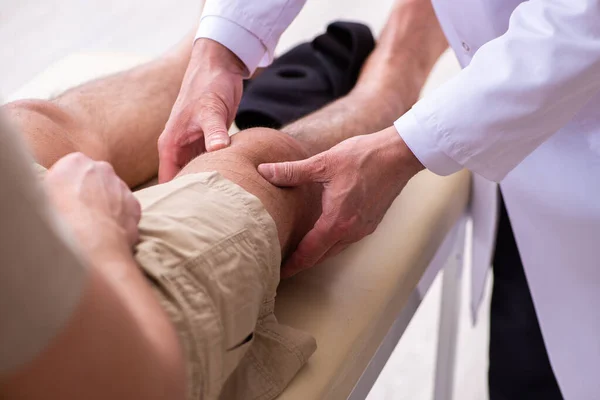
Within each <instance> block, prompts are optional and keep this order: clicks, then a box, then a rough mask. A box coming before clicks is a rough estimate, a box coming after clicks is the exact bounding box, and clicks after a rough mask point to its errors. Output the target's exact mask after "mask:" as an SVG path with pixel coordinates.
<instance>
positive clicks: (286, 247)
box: [181, 1, 446, 256]
mask: <svg viewBox="0 0 600 400" xmlns="http://www.w3.org/2000/svg"><path fill="white" fill-rule="evenodd" d="M407 4H409V3H407V2H404V1H398V2H397V4H396V5H395V6H394V8H393V10H392V12H391V14H390V17H389V19H388V22H387V24H386V26H385V28H384V30H383V33H382V35H381V37H380V39H379V41H378V43H377V47H376V48H375V50H374V51H373V53H372V54H371V56H370V57H369V59H368V60H367V63H366V65H365V67H364V68H363V71H362V72H361V76H360V78H359V82H358V83H357V85H356V87H355V88H354V89H353V90H352V92H351V93H350V94H348V95H347V96H345V97H343V98H341V99H339V100H337V101H335V102H333V103H332V104H330V105H329V106H327V107H324V108H323V109H321V110H319V111H317V112H315V113H313V114H311V115H309V116H307V117H305V118H302V119H300V120H298V121H297V122H294V123H293V124H291V125H289V126H287V127H285V128H284V129H283V130H282V132H278V131H274V130H271V129H266V128H257V129H250V130H247V131H242V132H240V133H238V134H236V135H234V136H233V138H232V144H231V147H229V148H227V149H223V150H220V151H217V152H214V153H208V154H203V155H201V156H200V157H198V158H196V159H195V160H194V161H192V162H191V163H190V164H189V165H188V166H187V167H186V168H184V170H183V171H182V172H181V174H189V173H195V172H202V171H218V172H220V173H221V174H222V175H223V176H225V177H226V178H228V179H229V180H231V181H233V182H235V183H237V184H239V185H240V186H242V187H243V188H244V189H246V190H247V191H248V192H250V193H252V194H254V195H255V196H257V197H258V198H259V199H260V200H261V201H262V203H263V205H264V206H265V208H266V209H267V211H268V212H269V213H270V214H271V216H272V217H273V219H274V220H275V223H276V225H277V229H278V232H279V239H280V243H281V246H282V251H283V255H284V256H285V255H287V254H288V252H289V251H290V250H293V249H294V248H295V247H296V245H297V244H298V242H299V240H300V239H302V237H303V236H304V235H305V234H306V233H307V232H308V230H309V229H310V228H312V227H313V225H314V223H315V222H316V220H317V218H318V216H319V215H320V213H321V203H320V200H321V188H320V186H319V185H317V186H314V185H313V186H301V187H297V188H278V187H275V186H273V185H271V184H270V183H269V182H267V181H266V180H265V179H264V178H262V176H261V175H260V174H259V173H258V171H257V167H258V165H259V164H262V163H269V162H278V161H293V160H300V159H304V158H307V157H310V156H312V155H314V154H317V153H319V152H322V151H324V150H327V149H329V148H331V147H333V146H334V145H336V144H338V143H339V142H341V141H343V140H345V139H348V138H350V137H353V136H356V135H361V134H365V133H367V132H376V131H378V130H381V129H383V128H386V127H388V126H390V125H391V124H392V123H393V121H394V120H395V119H396V118H398V117H399V116H400V115H401V114H402V113H403V112H405V111H406V110H408V109H409V108H410V106H412V104H413V103H414V102H415V101H416V100H417V98H418V96H419V92H420V89H421V87H422V85H423V84H424V82H425V79H426V78H427V75H428V74H429V71H430V69H431V67H432V66H433V64H434V62H435V60H436V59H437V58H438V57H439V56H440V54H441V53H442V52H443V51H444V48H445V47H446V45H445V40H444V39H443V33H441V30H440V29H439V25H438V26H431V27H430V26H427V25H424V24H422V23H418V24H416V26H413V25H412V24H413V21H414V20H417V21H420V20H422V18H419V16H418V15H414V12H415V11H414V10H413V9H412V8H411V7H410V6H409V5H407ZM428 11H431V10H425V11H420V10H419V11H418V12H428ZM432 23H435V24H437V21H433V22H432ZM432 31H433V32H434V33H435V34H432V33H431V32H432ZM438 31H439V32H438ZM408 33H410V38H411V40H410V41H409V40H407V39H406V37H407V34H408ZM415 35H416V37H417V39H418V40H415ZM438 35H442V37H441V40H440V37H437V36H438ZM421 36H422V37H423V40H421ZM423 41H429V42H431V43H432V46H430V47H428V49H427V51H421V53H418V57H417V56H415V55H414V54H415V52H417V50H418V49H413V48H411V46H413V45H414V44H415V43H420V42H423ZM399 50H400V51H399ZM407 57H408V58H410V57H412V58H413V60H412V61H413V62H407V60H408V58H407ZM415 58H417V59H418V61H419V62H418V63H416V64H415V63H414V59H415Z"/></svg>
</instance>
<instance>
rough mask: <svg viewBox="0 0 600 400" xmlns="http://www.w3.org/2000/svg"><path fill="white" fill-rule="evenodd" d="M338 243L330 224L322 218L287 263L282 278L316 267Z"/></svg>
mask: <svg viewBox="0 0 600 400" xmlns="http://www.w3.org/2000/svg"><path fill="white" fill-rule="evenodd" d="M337 242H338V238H337V237H336V236H334V235H332V234H331V229H330V228H329V223H327V222H326V220H325V219H324V218H323V217H321V218H320V219H319V220H318V221H317V223H316V224H315V226H314V227H313V229H312V230H311V231H310V232H308V233H307V234H306V236H304V238H303V239H302V241H300V244H298V247H297V248H296V251H294V253H293V254H292V255H291V256H290V258H289V259H288V260H287V261H286V262H285V264H284V266H283V269H282V270H281V276H282V278H288V277H290V276H293V275H296V274H297V273H299V272H301V271H303V270H305V269H308V268H311V267H314V266H315V265H316V264H317V262H318V261H319V260H320V259H321V258H322V257H323V255H324V254H326V253H327V252H328V251H329V249H331V248H332V247H333V246H335V244H336V243H337Z"/></svg>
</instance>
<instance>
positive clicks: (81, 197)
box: [44, 153, 141, 260]
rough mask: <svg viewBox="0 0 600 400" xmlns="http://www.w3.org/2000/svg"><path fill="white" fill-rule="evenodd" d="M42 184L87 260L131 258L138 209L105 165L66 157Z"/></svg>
mask: <svg viewBox="0 0 600 400" xmlns="http://www.w3.org/2000/svg"><path fill="white" fill-rule="evenodd" d="M44 184H45V186H46V192H47V193H48V195H49V197H50V200H51V202H52V203H53V204H54V206H55V208H56V210H57V211H58V212H59V214H60V215H61V216H62V217H63V218H64V219H65V220H66V222H67V224H68V225H69V226H70V227H71V228H72V229H73V231H74V233H75V236H76V239H77V241H78V242H79V245H80V247H81V249H82V250H83V251H84V255H85V256H86V257H89V258H91V259H92V260H97V259H98V258H100V259H103V260H105V259H106V257H113V256H116V255H123V254H129V255H131V247H132V246H134V245H135V244H136V243H137V242H138V240H139V233H138V223H139V221H140V216H141V209H140V205H139V203H138V201H137V200H136V198H135V197H134V196H133V194H132V193H131V190H130V189H129V188H128V187H127V185H125V183H124V182H123V181H122V180H121V179H120V178H119V177H118V176H117V175H116V174H115V171H114V170H113V168H112V167H111V166H110V165H109V164H108V163H106V162H96V161H92V160H91V159H89V158H88V157H86V156H84V155H83V154H81V153H73V154H69V155H67V156H65V157H63V158H62V159H60V160H59V161H58V162H56V164H54V166H53V167H52V168H51V169H50V170H49V171H48V174H47V175H46V178H45V180H44Z"/></svg>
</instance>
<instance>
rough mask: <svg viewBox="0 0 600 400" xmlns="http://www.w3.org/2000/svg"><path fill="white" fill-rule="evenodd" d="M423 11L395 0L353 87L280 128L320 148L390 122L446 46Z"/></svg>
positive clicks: (407, 105) (406, 105) (406, 104)
mask: <svg viewBox="0 0 600 400" xmlns="http://www.w3.org/2000/svg"><path fill="white" fill-rule="evenodd" d="M428 7H432V6H431V4H429V3H428ZM421 14H425V15H428V14H433V11H432V10H431V9H427V8H424V7H416V8H415V7H412V6H411V4H410V1H404V0H398V1H397V2H396V4H395V5H394V7H393V8H392V11H391V13H390V15H389V17H388V20H387V23H386V25H385V27H384V29H383V31H382V33H381V36H380V37H379V39H378V40H377V46H376V47H375V50H374V51H373V53H372V54H371V55H370V56H369V58H368V59H367V62H366V63H365V66H364V67H363V70H362V72H361V74H360V77H359V80H358V82H357V84H356V86H355V87H354V89H353V90H352V91H351V92H350V93H349V94H348V95H347V96H346V97H343V98H341V99H339V100H337V101H335V102H333V103H331V104H330V105H328V106H326V107H324V108H322V109H321V110H319V111H316V112H314V113H313V114H311V115H309V116H307V117H305V118H302V119H300V120H298V121H296V122H294V123H292V124H290V125H289V126H287V127H285V128H283V131H284V132H285V133H287V134H289V135H291V136H293V137H294V138H296V139H298V140H300V141H302V142H303V143H306V144H307V145H308V146H309V147H310V148H311V150H312V151H313V152H315V153H320V152H322V151H325V150H328V149H329V148H331V147H333V146H334V145H336V144H338V143H339V142H341V141H343V140H345V139H348V138H350V137H354V136H357V135H362V134H366V133H370V132H377V131H380V130H382V129H385V128H387V127H389V126H391V125H392V124H393V122H394V121H395V120H396V119H397V118H399V117H400V116H401V115H402V114H404V113H405V112H406V111H408V110H409V109H410V108H411V107H412V105H413V104H414V103H415V102H416V101H417V99H418V98H419V93H420V91H421V88H422V87H423V85H424V83H425V80H426V79H427V76H428V75H429V72H430V71H431V68H432V67H433V65H434V64H435V61H436V60H437V59H438V58H439V56H440V55H441V54H442V53H443V51H444V50H445V48H446V47H447V42H446V39H445V38H444V34H443V32H442V30H441V29H440V27H439V23H438V22H437V20H435V19H432V18H423V16H422V15H421Z"/></svg>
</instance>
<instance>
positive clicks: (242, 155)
mask: <svg viewBox="0 0 600 400" xmlns="http://www.w3.org/2000/svg"><path fill="white" fill-rule="evenodd" d="M307 155H308V154H307V152H306V151H305V149H304V147H303V146H302V144H301V143H300V142H298V141H297V140H295V139H293V138H291V137H290V136H288V135H285V134H283V133H281V132H279V131H276V130H272V129H267V128H255V129H249V130H246V131H242V132H239V133H237V134H235V135H234V136H232V141H231V146H230V147H228V148H226V149H223V150H219V151H216V152H212V153H206V154H203V155H201V156H200V157H198V158H196V159H195V160H193V161H192V162H191V163H189V164H188V165H187V166H186V167H185V168H184V169H183V171H182V172H181V174H180V175H186V174H192V173H196V172H205V171H217V172H219V173H220V174H221V175H223V176H224V177H225V178H227V179H229V180H230V181H232V182H234V183H236V184H238V185H239V186H241V187H242V188H244V189H245V190H246V191H248V192H249V193H252V194H253V195H254V196H256V197H258V199H259V200H260V201H261V202H262V204H263V206H264V207H265V208H266V210H267V212H268V213H269V214H270V215H271V217H273V219H274V220H275V224H276V225H277V231H278V234H279V241H280V243H281V246H282V250H283V254H284V255H285V254H286V252H287V250H288V249H290V248H294V247H295V246H296V245H297V243H298V242H299V240H300V239H301V238H302V237H303V236H304V234H306V232H307V231H308V230H309V229H310V228H311V227H312V226H313V225H314V223H315V221H316V219H317V217H318V215H319V214H320V207H321V205H320V204H321V203H320V200H321V198H320V192H321V190H320V187H319V186H317V185H305V186H301V187H297V188H278V187H276V186H273V185H272V184H270V183H269V182H267V181H266V180H265V179H264V178H263V177H262V176H261V175H260V174H259V173H258V171H257V167H258V165H259V164H262V163H266V162H280V161H295V160H301V159H304V158H306V157H307Z"/></svg>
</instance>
